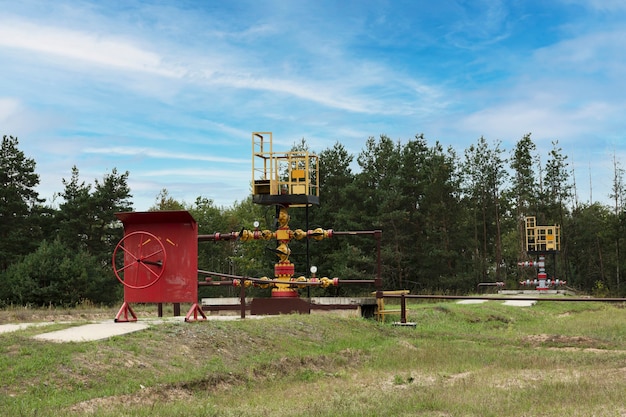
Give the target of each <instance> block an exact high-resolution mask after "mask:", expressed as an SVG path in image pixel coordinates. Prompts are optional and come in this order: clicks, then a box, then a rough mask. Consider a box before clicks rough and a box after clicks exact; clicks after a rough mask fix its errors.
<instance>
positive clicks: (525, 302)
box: [457, 298, 537, 307]
mask: <svg viewBox="0 0 626 417" xmlns="http://www.w3.org/2000/svg"><path fill="white" fill-rule="evenodd" d="M487 301H498V300H480V299H476V300H461V301H457V304H482V303H486V302H487ZM536 303H537V300H524V299H523V298H520V299H519V300H505V301H504V302H503V303H502V304H503V305H505V306H511V307H531V306H533V305H535V304H536Z"/></svg>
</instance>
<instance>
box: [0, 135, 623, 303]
mask: <svg viewBox="0 0 626 417" xmlns="http://www.w3.org/2000/svg"><path fill="white" fill-rule="evenodd" d="M307 147H308V145H307V144H306V142H305V141H304V140H302V141H301V142H300V143H298V144H294V149H297V148H300V149H301V148H307ZM318 156H319V164H320V167H319V168H320V169H319V172H320V174H319V175H320V178H319V180H320V201H321V204H320V206H319V207H313V208H310V209H309V210H308V213H309V218H308V219H306V218H305V213H306V211H305V210H304V209H297V208H294V209H291V210H290V215H291V221H290V223H289V224H290V226H291V229H297V228H301V229H305V228H306V224H308V225H309V229H313V228H316V227H322V228H324V229H334V230H339V231H355V230H374V229H380V230H382V231H383V233H382V240H381V258H382V277H383V281H384V286H385V288H388V289H399V288H408V289H410V290H412V291H413V292H415V293H429V292H433V291H437V292H447V293H469V292H474V291H476V289H477V285H478V284H479V283H483V282H496V281H503V282H505V283H506V286H507V288H518V282H519V281H520V280H523V279H527V278H531V279H532V278H534V277H535V276H536V271H535V270H533V269H520V268H519V267H518V266H517V263H518V262H519V261H524V260H531V259H532V258H530V257H529V256H528V255H527V254H526V253H525V251H524V231H523V219H524V218H525V217H526V216H535V217H536V219H537V224H539V225H554V224H557V225H560V227H561V236H562V240H561V251H560V252H559V253H558V254H557V256H556V257H555V260H556V263H553V262H552V259H551V258H550V257H548V259H547V260H548V266H547V269H548V272H549V274H550V275H551V277H552V278H558V279H561V280H566V281H567V282H568V287H570V288H573V289H576V290H579V291H583V292H587V293H592V294H595V295H609V294H610V295H614V296H624V295H625V294H626V284H624V283H622V282H621V281H623V279H622V275H623V271H624V267H625V265H626V260H625V259H624V257H625V256H624V255H623V254H622V249H621V247H622V244H621V240H622V235H623V231H624V224H625V217H626V211H625V207H624V196H625V195H626V185H625V184H624V170H623V169H622V168H621V165H620V164H619V162H618V161H615V160H614V161H613V162H614V177H613V181H612V190H611V195H610V196H609V197H610V199H611V200H610V201H611V202H612V203H613V204H611V205H603V204H600V203H593V204H592V203H578V202H577V201H576V199H575V194H576V193H575V191H576V190H575V188H574V185H573V173H572V169H571V168H570V167H569V164H568V161H567V157H566V156H565V155H564V153H563V151H562V149H561V148H560V147H559V144H558V142H553V143H552V149H551V150H550V151H549V153H548V154H547V155H540V154H539V153H538V152H537V148H536V145H535V143H534V142H533V140H532V138H531V135H530V134H528V135H525V136H524V137H522V138H521V139H520V140H519V141H518V142H517V143H516V145H515V147H514V148H513V149H511V150H508V151H507V150H505V149H503V148H502V144H501V142H499V141H494V142H488V141H487V140H486V139H485V138H483V137H481V138H479V139H478V140H477V141H476V143H474V144H472V145H471V146H469V147H468V148H467V149H465V150H464V152H463V153H462V154H459V153H457V152H456V151H455V150H454V149H452V148H451V147H448V148H445V147H444V146H443V145H442V144H440V143H439V142H435V143H429V142H428V140H427V139H425V138H424V136H423V135H417V136H415V137H414V138H412V139H410V140H406V141H394V140H392V139H390V138H389V137H387V136H385V135H381V136H380V137H378V138H374V137H370V138H368V139H367V141H366V142H365V145H364V147H363V149H362V150H361V152H360V153H359V154H358V155H356V156H355V155H352V154H350V153H349V152H348V151H347V150H346V149H345V147H344V146H343V145H342V144H341V143H339V142H337V143H336V144H335V145H334V146H333V147H331V148H328V149H324V150H322V151H321V152H320V153H318ZM543 158H545V163H543V162H542V159H543ZM355 162H356V165H358V170H357V172H354V171H353V168H352V167H353V166H355V165H354V163H355ZM129 175H130V173H129V172H123V173H120V172H118V171H117V170H116V169H113V170H112V171H111V172H109V173H106V174H105V175H104V176H103V178H102V179H101V180H98V179H96V180H95V181H94V183H93V184H91V183H87V182H85V181H84V180H82V179H81V178H80V172H79V169H78V168H77V167H72V171H71V176H70V178H68V179H63V181H62V185H63V187H64V188H63V190H62V191H60V192H59V193H58V194H57V195H56V197H57V198H58V201H59V203H58V206H57V207H52V206H50V205H46V204H44V201H43V200H42V199H40V198H39V196H38V193H37V192H36V187H37V185H38V184H39V176H38V174H37V173H36V163H35V161H34V160H33V159H31V158H28V156H26V155H25V154H24V153H23V152H22V151H20V149H19V141H18V139H17V138H15V137H12V136H4V137H3V140H2V148H1V153H0V184H1V186H2V187H1V189H0V225H1V227H0V305H11V304H12V305H75V304H77V303H81V302H84V301H89V302H93V303H104V304H111V303H116V302H118V301H119V300H121V295H122V286H121V284H120V283H119V282H118V281H117V279H116V278H115V276H114V274H113V271H112V267H111V255H112V253H113V250H114V248H115V246H116V245H117V243H118V242H119V240H120V239H121V238H122V236H123V228H122V226H121V224H120V223H119V222H118V221H116V218H115V213H116V212H124V211H132V209H133V205H132V195H131V190H130V188H129V186H128V177H129ZM150 210H188V211H189V212H190V213H191V215H192V216H193V217H194V219H195V220H196V221H197V223H198V233H199V234H210V233H214V232H229V231H239V230H241V229H242V228H244V227H245V228H248V229H251V228H252V227H253V226H252V224H253V222H254V221H259V222H260V223H261V226H260V227H261V228H270V229H271V228H272V227H273V226H274V224H275V220H274V217H275V208H274V207H272V206H267V207H266V206H259V205H256V204H254V203H252V199H251V198H246V199H244V200H242V201H240V202H234V203H233V205H232V206H230V207H220V206H217V205H216V204H215V203H214V202H213V201H212V200H211V199H208V198H206V197H203V196H198V197H197V199H196V200H195V201H194V202H193V203H186V202H181V201H176V200H175V199H173V198H172V197H171V196H170V195H169V192H168V190H167V189H163V190H162V191H161V192H160V193H159V195H158V196H156V198H155V203H154V205H153V207H151V208H150ZM271 244H272V242H261V241H254V242H233V241H231V242H215V243H200V244H199V245H200V247H199V251H198V253H199V255H198V267H199V269H203V270H210V271H216V272H222V273H230V274H238V275H246V276H257V277H260V276H270V277H271V276H272V271H273V264H274V263H275V262H276V255H275V254H274V253H273V252H272V251H271V250H270V249H271V248H270V246H271ZM307 246H308V253H309V259H310V263H311V264H314V265H316V266H317V268H318V271H319V272H318V274H317V275H318V276H320V277H321V276H328V277H339V278H341V279H342V280H343V279H369V278H373V277H374V276H375V274H376V265H377V262H376V255H377V251H376V242H375V240H374V239H373V238H372V237H371V236H366V235H365V236H361V235H359V236H340V237H335V238H332V239H327V240H322V241H316V240H311V241H309V242H308V245H307V243H306V242H304V241H295V242H292V244H291V245H290V247H291V250H292V255H291V257H290V259H291V260H292V262H294V264H295V265H296V276H299V275H307V276H308V275H309V274H308V273H307V271H306V265H307ZM554 270H555V271H556V276H552V275H553V271H554ZM370 290H371V289H363V288H361V289H352V288H349V287H346V288H341V289H339V292H341V293H346V294H350V293H354V292H355V291H361V292H363V291H370ZM211 291H214V292H216V293H217V292H219V290H218V289H202V292H201V295H202V294H203V293H204V294H210V293H211ZM222 291H223V290H222ZM253 291H257V293H259V294H263V290H253ZM314 292H332V293H336V292H337V290H336V289H327V290H321V289H320V290H315V291H314Z"/></svg>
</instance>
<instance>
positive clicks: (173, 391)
mask: <svg viewBox="0 0 626 417" xmlns="http://www.w3.org/2000/svg"><path fill="white" fill-rule="evenodd" d="M192 397H193V394H192V392H191V391H189V390H186V389H184V388H178V387H152V388H143V389H142V390H140V391H138V392H136V393H134V394H132V395H117V396H111V397H102V398H93V399H91V400H87V401H83V402H81V403H78V404H75V405H73V406H72V407H70V408H69V411H70V412H73V413H77V414H81V415H82V414H94V413H96V412H97V411H99V410H111V409H116V408H119V407H124V408H126V407H136V406H141V405H152V406H153V407H154V406H156V405H158V404H165V403H168V402H170V401H179V400H188V399H191V398H192Z"/></svg>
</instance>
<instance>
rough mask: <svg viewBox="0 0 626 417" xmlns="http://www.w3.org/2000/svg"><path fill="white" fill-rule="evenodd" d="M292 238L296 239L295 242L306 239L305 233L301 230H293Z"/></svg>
mask: <svg viewBox="0 0 626 417" xmlns="http://www.w3.org/2000/svg"><path fill="white" fill-rule="evenodd" d="M293 237H294V238H296V240H300V239H304V238H305V237H306V232H305V231H304V230H302V229H297V230H294V232H293Z"/></svg>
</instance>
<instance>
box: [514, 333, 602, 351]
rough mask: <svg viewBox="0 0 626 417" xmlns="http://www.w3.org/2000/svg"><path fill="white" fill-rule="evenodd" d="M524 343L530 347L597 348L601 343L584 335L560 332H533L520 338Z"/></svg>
mask: <svg viewBox="0 0 626 417" xmlns="http://www.w3.org/2000/svg"><path fill="white" fill-rule="evenodd" d="M522 342H523V343H524V344H527V345H530V346H532V347H539V346H547V347H558V348H566V347H569V348H597V347H598V346H601V345H602V342H600V341H599V340H596V339H593V338H591V337H585V336H566V335H561V334H535V335H529V336H526V337H524V338H523V339H522Z"/></svg>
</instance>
